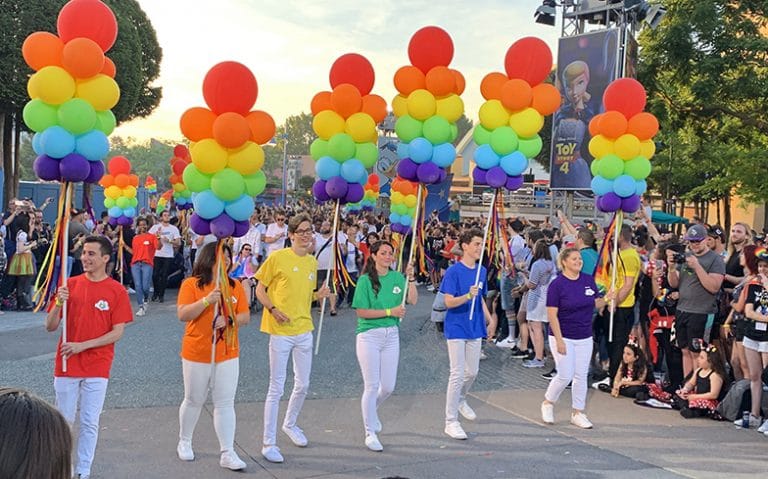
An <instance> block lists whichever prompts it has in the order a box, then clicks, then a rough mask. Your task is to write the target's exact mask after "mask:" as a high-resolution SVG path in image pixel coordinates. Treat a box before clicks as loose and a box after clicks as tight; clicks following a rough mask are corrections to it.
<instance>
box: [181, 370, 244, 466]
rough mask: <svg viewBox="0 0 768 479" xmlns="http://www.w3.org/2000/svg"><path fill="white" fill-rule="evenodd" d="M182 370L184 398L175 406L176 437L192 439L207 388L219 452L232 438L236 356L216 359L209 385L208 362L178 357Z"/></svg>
mask: <svg viewBox="0 0 768 479" xmlns="http://www.w3.org/2000/svg"><path fill="white" fill-rule="evenodd" d="M181 368H182V371H183V373H184V401H183V402H182V403H181V406H180V407H179V439H181V440H182V441H192V434H194V432H195V426H196V425H197V420H198V418H199V417H200V411H202V409H203V404H205V400H206V399H207V398H208V390H209V388H210V389H211V398H212V399H213V428H214V429H215V430H216V437H218V438H219V448H220V449H221V452H225V451H231V450H233V448H234V442H235V393H236V392H237V378H238V376H239V374H240V359H238V358H235V359H229V360H227V361H222V362H220V363H216V366H214V369H215V370H214V372H213V386H212V387H211V384H210V382H211V369H212V368H211V363H198V362H195V361H187V360H186V359H182V360H181Z"/></svg>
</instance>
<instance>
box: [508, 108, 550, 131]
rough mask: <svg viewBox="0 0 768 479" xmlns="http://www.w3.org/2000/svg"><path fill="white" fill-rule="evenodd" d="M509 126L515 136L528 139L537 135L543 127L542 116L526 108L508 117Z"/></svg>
mask: <svg viewBox="0 0 768 479" xmlns="http://www.w3.org/2000/svg"><path fill="white" fill-rule="evenodd" d="M509 126H511V127H512V129H513V130H515V133H517V136H519V137H522V138H528V137H529V136H533V135H535V134H537V133H538V132H539V131H540V130H541V128H542V127H543V126H544V116H543V115H542V114H541V113H539V112H538V111H536V110H535V109H533V108H526V109H525V110H522V111H518V112H517V113H513V114H512V115H510V117H509Z"/></svg>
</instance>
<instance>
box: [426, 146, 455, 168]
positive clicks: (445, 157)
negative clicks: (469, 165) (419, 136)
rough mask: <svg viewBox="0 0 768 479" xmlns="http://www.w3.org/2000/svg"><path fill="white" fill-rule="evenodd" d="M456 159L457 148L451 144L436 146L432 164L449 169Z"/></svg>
mask: <svg viewBox="0 0 768 479" xmlns="http://www.w3.org/2000/svg"><path fill="white" fill-rule="evenodd" d="M455 159H456V148H454V146H453V145H452V144H450V143H442V144H440V145H436V146H435V149H434V150H433V151H432V162H433V163H434V164H436V165H437V166H439V167H440V168H447V167H449V166H451V165H452V164H453V160H455Z"/></svg>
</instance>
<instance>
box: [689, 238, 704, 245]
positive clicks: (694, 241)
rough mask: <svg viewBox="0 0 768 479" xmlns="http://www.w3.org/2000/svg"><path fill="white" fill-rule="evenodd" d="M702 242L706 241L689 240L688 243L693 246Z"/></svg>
mask: <svg viewBox="0 0 768 479" xmlns="http://www.w3.org/2000/svg"><path fill="white" fill-rule="evenodd" d="M702 241H704V240H703V239H689V240H688V242H689V243H691V244H699V243H701V242H702Z"/></svg>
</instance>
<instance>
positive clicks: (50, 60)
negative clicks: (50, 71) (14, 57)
mask: <svg viewBox="0 0 768 479" xmlns="http://www.w3.org/2000/svg"><path fill="white" fill-rule="evenodd" d="M63 50H64V42H62V41H61V38H59V37H57V36H56V35H54V34H53V33H50V32H35V33H33V34H31V35H29V36H28V37H27V39H26V40H24V44H23V45H22V46H21V54H22V55H23V56H24V61H25V62H27V65H29V67H30V68H32V69H33V70H35V71H38V70H40V69H41V68H44V67H48V66H61V55H62V51H63Z"/></svg>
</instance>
